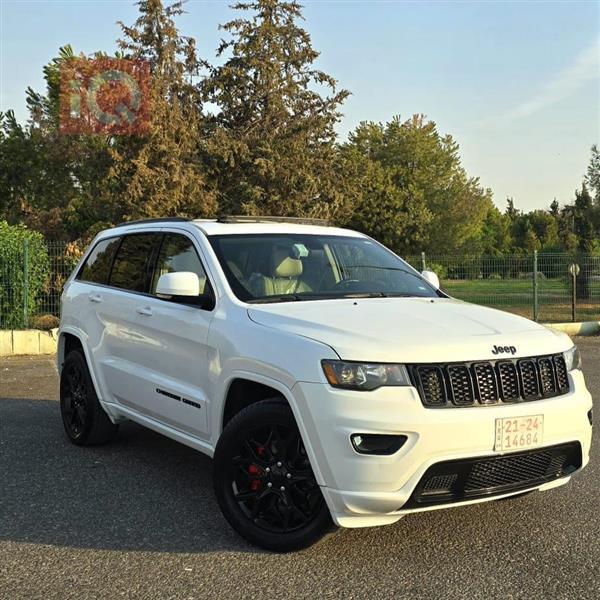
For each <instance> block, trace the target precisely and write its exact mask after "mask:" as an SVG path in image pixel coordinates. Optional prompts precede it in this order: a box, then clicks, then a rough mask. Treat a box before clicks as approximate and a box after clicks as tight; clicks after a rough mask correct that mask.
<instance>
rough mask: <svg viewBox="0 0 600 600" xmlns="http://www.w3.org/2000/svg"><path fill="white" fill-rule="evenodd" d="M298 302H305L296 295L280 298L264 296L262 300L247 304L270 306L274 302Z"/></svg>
mask: <svg viewBox="0 0 600 600" xmlns="http://www.w3.org/2000/svg"><path fill="white" fill-rule="evenodd" d="M299 300H306V298H305V297H302V296H300V295H298V294H283V295H281V296H265V297H263V298H253V299H252V300H248V303H249V304H272V303H274V302H297V301H299Z"/></svg>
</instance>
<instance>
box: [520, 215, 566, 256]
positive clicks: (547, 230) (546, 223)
mask: <svg viewBox="0 0 600 600" xmlns="http://www.w3.org/2000/svg"><path fill="white" fill-rule="evenodd" d="M527 218H528V220H529V222H530V223H531V227H532V229H533V231H534V233H535V235H536V237H537V239H538V240H539V241H540V244H541V250H542V251H544V250H552V249H555V248H556V247H557V246H558V244H559V237H558V221H557V219H556V218H555V217H554V216H553V215H552V214H551V213H550V212H548V211H545V210H533V211H531V212H530V213H529V214H528V215H527Z"/></svg>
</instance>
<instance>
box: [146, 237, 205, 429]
mask: <svg viewBox="0 0 600 600" xmlns="http://www.w3.org/2000/svg"><path fill="white" fill-rule="evenodd" d="M179 271H192V272H194V273H196V274H197V275H198V277H199V279H200V293H201V294H209V295H213V297H214V294H213V288H212V285H211V283H210V280H209V279H208V277H207V274H206V270H205V268H204V266H203V264H202V261H201V259H200V254H199V251H198V249H197V247H196V245H195V241H194V240H193V238H192V237H191V236H190V235H189V234H187V233H184V232H175V231H165V232H164V235H163V238H162V241H161V245H160V249H159V252H158V255H157V259H156V261H155V268H154V271H153V275H152V278H151V284H150V289H149V295H146V296H142V297H139V298H137V304H136V306H135V322H136V327H135V331H136V335H135V342H134V346H135V361H136V367H137V369H138V372H139V373H140V374H141V380H139V381H138V382H137V384H136V385H137V386H138V387H139V390H140V391H142V394H141V399H142V401H141V403H140V404H139V405H138V408H139V410H140V411H143V412H144V413H145V414H146V415H148V416H150V417H153V418H156V419H158V420H160V421H161V422H163V423H165V424H167V425H169V426H171V427H174V428H176V429H178V430H180V431H183V432H186V433H189V434H192V435H194V436H196V437H201V438H207V437H208V422H209V421H208V415H207V412H208V404H209V402H208V398H209V393H208V389H207V382H208V377H207V374H208V367H209V361H210V359H211V356H213V355H214V354H213V351H212V350H211V349H210V348H209V347H208V345H207V339H208V329H209V327H210V323H211V320H212V318H213V313H214V309H210V310H207V309H202V308H199V307H198V306H191V305H186V304H181V303H176V302H171V301H168V300H164V299H160V298H158V297H157V296H156V293H155V292H156V286H157V284H158V279H159V278H160V276H161V275H162V274H164V273H174V272H179Z"/></svg>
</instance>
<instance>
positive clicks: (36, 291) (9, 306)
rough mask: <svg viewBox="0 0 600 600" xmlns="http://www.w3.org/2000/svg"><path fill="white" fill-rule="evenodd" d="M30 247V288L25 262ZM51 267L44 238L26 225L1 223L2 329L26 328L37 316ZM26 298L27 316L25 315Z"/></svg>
mask: <svg viewBox="0 0 600 600" xmlns="http://www.w3.org/2000/svg"><path fill="white" fill-rule="evenodd" d="M25 242H27V244H28V260H27V265H28V269H27V287H26V286H25V273H24V269H23V268H21V265H23V263H24V252H25V250H24V247H25ZM49 268H50V260H49V258H48V251H47V250H46V246H45V244H44V238H43V236H42V235H41V234H40V233H39V232H37V231H31V230H29V229H27V228H26V227H25V226H24V225H23V224H19V225H9V224H8V223H7V222H6V221H2V220H0V282H2V285H1V286H0V329H18V328H20V327H25V326H26V325H27V324H28V323H27V322H28V321H29V319H30V318H31V317H32V316H33V315H35V314H36V313H37V310H38V308H39V303H40V299H41V297H42V295H43V291H44V287H45V285H46V283H47V279H48V275H49ZM25 297H27V315H25Z"/></svg>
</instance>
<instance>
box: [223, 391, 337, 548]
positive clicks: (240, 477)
mask: <svg viewBox="0 0 600 600" xmlns="http://www.w3.org/2000/svg"><path fill="white" fill-rule="evenodd" d="M214 482H215V492H216V495H217V499H218V501H219V505H220V506H221V509H222V511H223V513H224V515H225V517H226V518H227V520H228V521H229V523H230V524H231V525H232V526H233V527H234V529H236V530H237V531H238V532H239V533H240V534H241V535H242V536H244V537H245V538H246V539H248V540H249V541H251V542H253V543H254V544H256V545H258V546H262V547H264V548H267V549H269V550H275V551H279V552H283V551H289V550H297V549H300V548H304V547H306V546H308V545H310V544H312V543H314V542H315V541H316V540H317V539H319V538H320V537H321V536H322V535H323V534H324V533H325V532H326V530H327V529H329V528H331V525H332V523H331V517H330V514H329V509H328V508H327V506H326V504H325V500H324V499H323V495H322V494H321V490H320V488H319V485H318V483H317V481H316V478H315V476H314V473H313V471H312V468H311V466H310V461H309V459H308V456H307V453H306V449H305V447H304V443H303V441H302V438H301V436H300V432H299V431H298V427H297V425H296V422H295V420H294V417H293V415H292V412H291V410H290V408H289V406H288V405H287V404H286V403H285V402H284V401H282V400H280V399H274V400H264V401H262V402H258V403H257V404H253V405H251V406H249V407H248V408H246V409H244V410H243V411H242V412H240V413H239V414H238V415H236V416H235V417H234V418H233V419H232V421H231V422H230V423H229V424H228V425H227V427H226V429H225V431H224V432H223V435H222V436H221V439H220V440H219V444H218V445H217V450H216V452H215V471H214Z"/></svg>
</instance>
